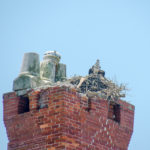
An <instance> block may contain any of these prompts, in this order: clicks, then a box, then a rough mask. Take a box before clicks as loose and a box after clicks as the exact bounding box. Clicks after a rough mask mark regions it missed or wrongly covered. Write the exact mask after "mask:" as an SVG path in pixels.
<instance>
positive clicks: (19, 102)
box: [3, 74, 134, 150]
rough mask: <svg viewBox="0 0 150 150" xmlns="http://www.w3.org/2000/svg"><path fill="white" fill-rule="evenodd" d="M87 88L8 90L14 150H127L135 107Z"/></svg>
mask: <svg viewBox="0 0 150 150" xmlns="http://www.w3.org/2000/svg"><path fill="white" fill-rule="evenodd" d="M103 76H104V74H103ZM94 77H95V76H94ZM82 81H83V79H82ZM64 82H67V81H64ZM71 82H72V81H71ZM84 82H85V80H84ZM44 84H45V82H44ZM84 84H85V83H84ZM80 85H81V80H80ZM78 87H79V86H78ZM90 88H91V87H90ZM82 89H83V85H82V88H81V90H79V89H78V88H76V87H75V86H68V84H66V83H65V84H60V83H59V84H58V83H57V84H53V86H51V85H49V86H43V85H42V86H41V87H39V88H32V87H31V88H30V89H28V90H26V92H23V94H21V93H22V92H21V93H18V91H14V92H10V93H6V94H4V95H3V103H4V123H5V126H6V130H7V135H8V139H9V143H8V150H127V149H128V145H129V142H130V139H131V136H132V133H133V122H134V106H133V105H131V104H129V103H127V102H125V101H122V100H120V99H119V98H118V99H117V100H112V99H111V100H110V99H109V100H108V98H106V97H104V96H98V95H96V94H94V96H93V95H92V96H89V95H88V94H87V95H86V94H84V93H83V92H82V91H83V90H82ZM23 90H24V89H23ZM92 92H93V91H92ZM109 98H110V97H109Z"/></svg>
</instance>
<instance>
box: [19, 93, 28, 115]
mask: <svg viewBox="0 0 150 150" xmlns="http://www.w3.org/2000/svg"><path fill="white" fill-rule="evenodd" d="M25 112H29V98H28V96H20V99H19V104H18V114H22V113H25Z"/></svg>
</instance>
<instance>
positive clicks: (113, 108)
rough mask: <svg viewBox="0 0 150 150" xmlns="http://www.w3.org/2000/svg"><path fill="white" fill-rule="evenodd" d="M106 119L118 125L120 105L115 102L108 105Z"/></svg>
mask: <svg viewBox="0 0 150 150" xmlns="http://www.w3.org/2000/svg"><path fill="white" fill-rule="evenodd" d="M108 119H112V120H114V121H116V122H118V123H120V105H119V104H116V103H115V102H111V101H110V103H109V109H108Z"/></svg>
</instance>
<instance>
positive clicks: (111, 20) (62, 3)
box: [0, 0, 150, 150]
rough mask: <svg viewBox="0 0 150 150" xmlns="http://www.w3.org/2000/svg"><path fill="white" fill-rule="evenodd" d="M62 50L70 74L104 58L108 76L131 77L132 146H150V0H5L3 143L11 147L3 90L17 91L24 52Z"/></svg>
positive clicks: (0, 27) (145, 149)
mask: <svg viewBox="0 0 150 150" xmlns="http://www.w3.org/2000/svg"><path fill="white" fill-rule="evenodd" d="M47 50H57V51H58V52H59V53H60V54H61V55H62V60H61V62H63V63H65V64H67V74H68V76H72V75H74V74H77V75H86V74H87V73H88V69H89V68H90V67H91V66H92V65H93V64H94V63H95V61H96V59H100V61H101V66H102V69H103V70H105V72H106V77H109V78H113V79H115V78H116V79H117V81H118V82H119V83H121V82H123V83H127V84H128V88H129V89H130V91H129V92H128V95H127V97H126V98H125V99H126V100H127V101H129V102H130V103H132V104H134V105H135V108H136V110H135V124H134V134H133V136H132V138H131V142H130V146H129V150H150V142H149V139H150V117H149V114H150V96H149V90H150V88H149V86H150V67H149V65H150V1H149V0H0V67H1V73H0V86H1V87H0V95H1V100H0V149H1V150H6V149H7V142H8V141H7V136H6V130H5V127H4V124H3V118H2V117H3V106H2V94H3V93H6V92H10V91H12V83H13V79H14V78H15V77H17V76H18V74H19V71H20V66H21V62H22V57H23V54H24V53H25V52H31V51H33V52H37V53H39V54H40V57H41V60H42V56H43V53H44V52H45V51H47Z"/></svg>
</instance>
